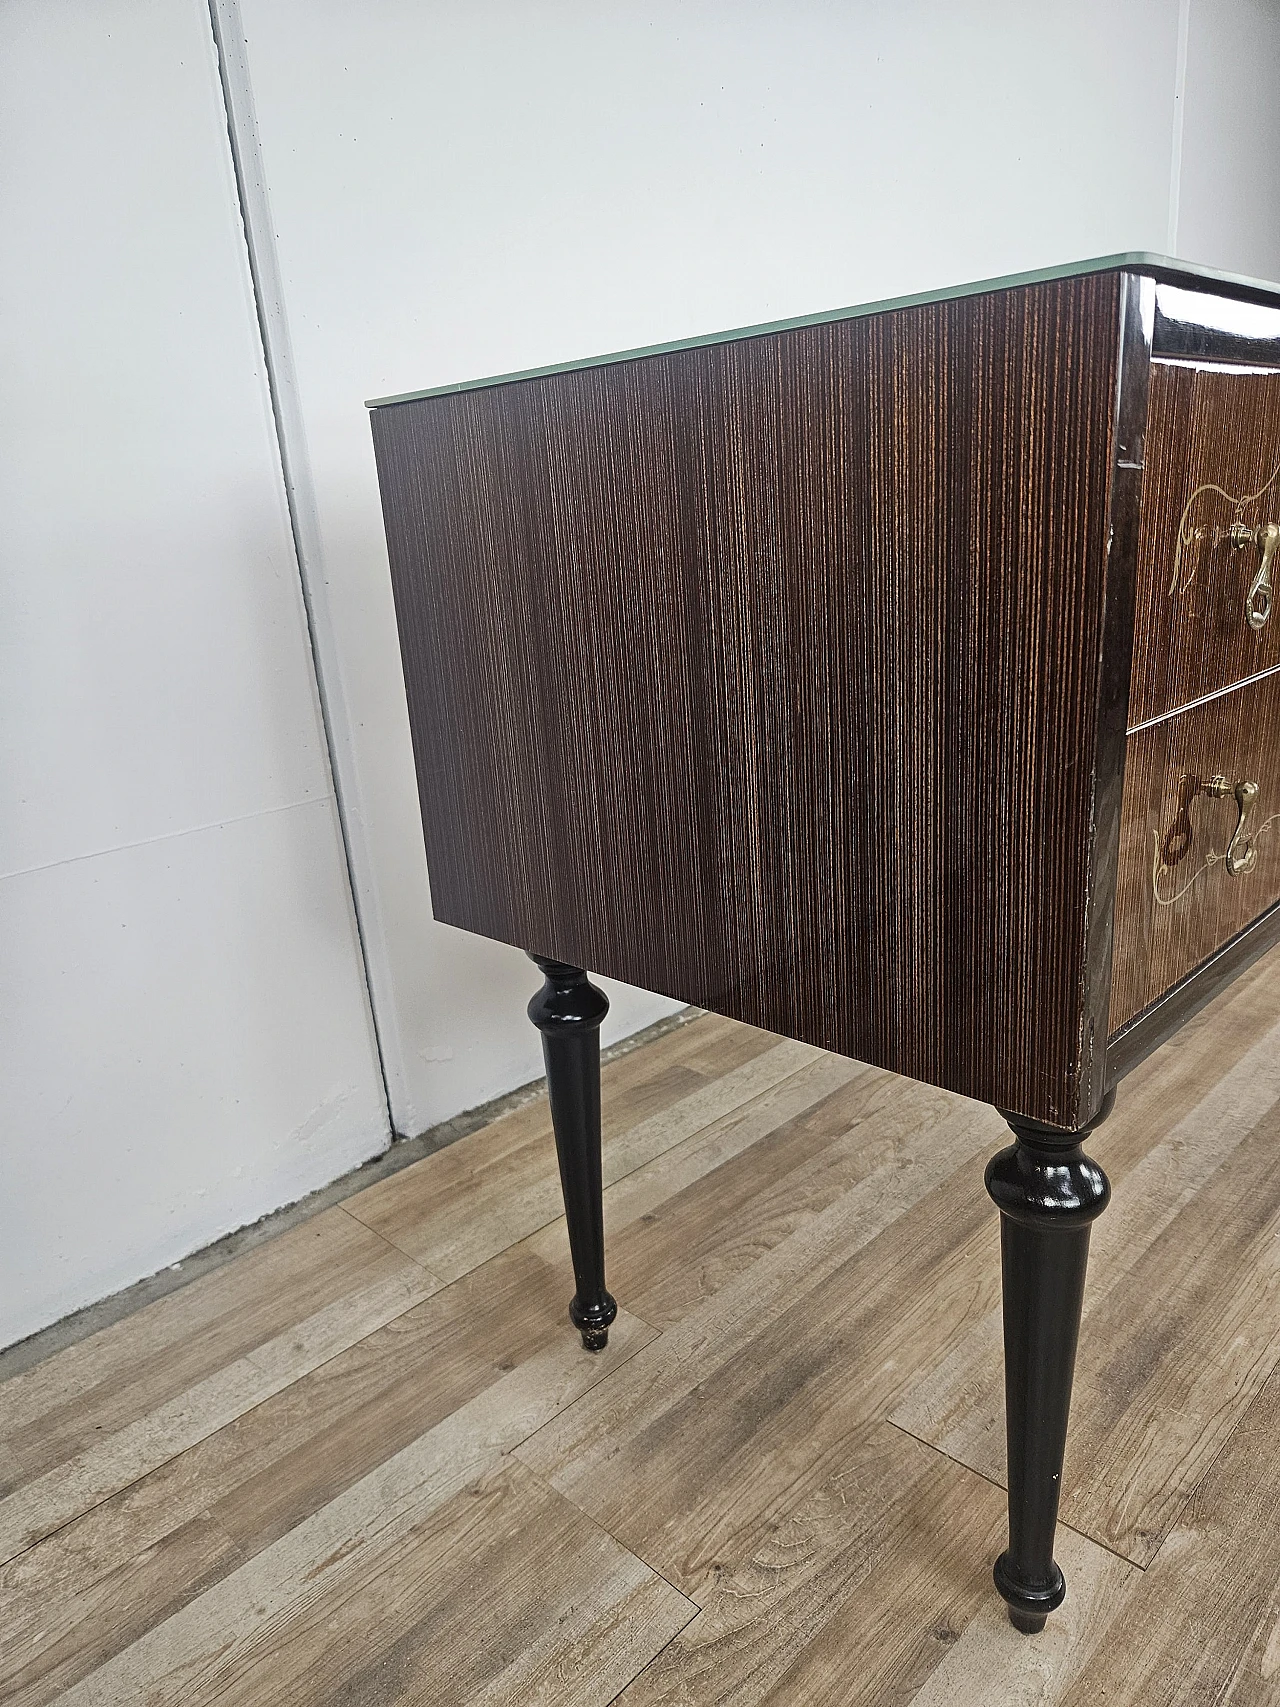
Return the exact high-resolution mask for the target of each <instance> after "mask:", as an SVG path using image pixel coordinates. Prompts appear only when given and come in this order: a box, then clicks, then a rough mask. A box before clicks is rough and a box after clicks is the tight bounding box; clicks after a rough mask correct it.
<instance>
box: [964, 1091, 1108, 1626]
mask: <svg viewBox="0 0 1280 1707" xmlns="http://www.w3.org/2000/svg"><path fill="white" fill-rule="evenodd" d="M1113 1101H1114V1093H1113V1094H1112V1095H1110V1096H1108V1097H1107V1099H1106V1101H1105V1102H1104V1103H1103V1105H1102V1108H1101V1109H1100V1110H1099V1112H1098V1114H1097V1116H1096V1118H1095V1119H1094V1120H1092V1121H1090V1123H1089V1125H1088V1126H1086V1127H1083V1128H1082V1129H1081V1130H1080V1131H1079V1132H1062V1131H1059V1130H1058V1129H1057V1128H1055V1127H1052V1126H1041V1125H1039V1124H1038V1123H1037V1122H1036V1121H1033V1120H1023V1119H1021V1118H1020V1117H1019V1116H1017V1115H1010V1114H1006V1115H1005V1117H1004V1118H1005V1119H1006V1120H1007V1121H1008V1123H1009V1125H1010V1126H1011V1127H1012V1128H1013V1133H1014V1136H1015V1137H1016V1139H1017V1143H1016V1144H1012V1145H1010V1147H1009V1148H1008V1149H1007V1150H1001V1151H1000V1153H999V1154H998V1155H996V1156H993V1157H992V1158H991V1160H990V1162H989V1163H988V1164H987V1190H988V1191H989V1192H990V1193H991V1196H992V1198H993V1199H994V1200H995V1203H996V1206H997V1208H998V1209H999V1210H1000V1253H1001V1271H1002V1277H1003V1281H1004V1392H1005V1400H1004V1403H1005V1429H1006V1432H1007V1435H1008V1440H1009V1546H1008V1550H1007V1551H1006V1552H1004V1553H1002V1554H1001V1555H1000V1557H999V1558H998V1559H997V1560H996V1568H995V1579H996V1587H997V1588H998V1589H999V1590H1000V1593H1001V1594H1002V1595H1003V1596H1004V1598H1005V1599H1006V1600H1007V1601H1008V1603H1009V1617H1010V1619H1011V1620H1012V1622H1013V1623H1014V1625H1015V1626H1016V1627H1017V1628H1018V1629H1019V1630H1022V1631H1025V1632H1026V1634H1028V1635H1034V1634H1035V1633H1036V1632H1037V1631H1038V1630H1043V1629H1044V1626H1045V1619H1046V1618H1047V1617H1048V1615H1049V1613H1050V1612H1052V1611H1053V1609H1054V1607H1055V1606H1060V1605H1061V1604H1062V1601H1063V1598H1064V1597H1065V1595H1066V1592H1067V1585H1066V1583H1065V1581H1064V1580H1063V1576H1062V1572H1061V1571H1060V1570H1059V1569H1058V1567H1057V1565H1056V1564H1055V1562H1054V1558H1053V1532H1054V1529H1055V1527H1056V1525H1057V1521H1058V1495H1059V1493H1060V1491H1061V1484H1062V1454H1063V1449H1064V1447H1065V1446H1066V1440H1067V1413H1068V1411H1069V1409H1070V1406H1071V1379H1072V1376H1073V1374H1074V1372H1075V1361H1076V1340H1077V1337H1078V1335H1079V1331H1080V1305H1081V1302H1082V1300H1083V1297H1084V1272H1085V1265H1086V1263H1087V1262H1088V1258H1089V1227H1090V1224H1091V1223H1092V1222H1093V1220H1094V1219H1095V1218H1096V1217H1097V1216H1099V1215H1101V1213H1102V1211H1103V1210H1104V1209H1105V1208H1106V1206H1107V1201H1108V1199H1109V1198H1110V1196H1111V1187H1110V1185H1109V1184H1108V1183H1107V1176H1106V1175H1105V1174H1104V1173H1103V1171H1102V1169H1101V1168H1100V1167H1099V1166H1098V1165H1097V1163H1096V1162H1093V1161H1090V1159H1089V1157H1088V1156H1086V1155H1085V1154H1084V1152H1083V1150H1082V1149H1081V1143H1082V1141H1083V1140H1084V1138H1085V1137H1086V1136H1087V1135H1088V1133H1090V1132H1091V1131H1092V1130H1093V1129H1094V1127H1095V1126H1097V1125H1099V1124H1100V1122H1101V1121H1103V1120H1105V1119H1106V1117H1107V1115H1108V1114H1109V1113H1110V1112H1111V1105H1112V1102H1113Z"/></svg>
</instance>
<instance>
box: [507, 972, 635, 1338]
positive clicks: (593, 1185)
mask: <svg viewBox="0 0 1280 1707" xmlns="http://www.w3.org/2000/svg"><path fill="white" fill-rule="evenodd" d="M529 958H530V960H532V961H534V962H535V964H536V965H538V966H540V967H541V968H542V972H543V975H544V977H545V978H546V983H545V984H543V986H542V988H541V989H540V990H539V991H538V993H537V995H536V996H535V997H534V998H533V1000H532V1001H531V1002H530V1003H529V1018H530V1019H531V1020H532V1021H533V1023H534V1024H535V1025H536V1026H537V1028H538V1030H539V1031H540V1032H541V1033H542V1056H543V1060H544V1061H545V1062H546V1064H547V1093H548V1095H549V1097H550V1099H551V1124H552V1126H553V1127H554V1128H555V1134H556V1154H557V1156H558V1157H559V1159H560V1185H561V1188H562V1189H563V1191H564V1213H565V1219H566V1220H567V1221H568V1223H569V1249H570V1251H571V1252H572V1253H573V1277H574V1280H575V1281H576V1282H577V1287H578V1290H577V1291H576V1292H575V1294H574V1296H573V1301H572V1303H571V1304H570V1305H569V1319H570V1320H571V1321H572V1323H573V1325H574V1327H576V1328H577V1329H578V1330H579V1332H580V1333H581V1335H582V1343H583V1345H584V1346H586V1348H587V1350H588V1351H603V1350H604V1348H605V1346H606V1345H608V1343H609V1324H610V1322H612V1320H613V1318H614V1317H615V1316H616V1315H617V1313H618V1306H617V1305H616V1304H615V1303H614V1301H613V1299H612V1298H611V1297H610V1296H609V1294H608V1293H607V1292H606V1291H605V1285H604V1206H603V1202H602V1195H603V1194H602V1189H601V1182H600V1022H601V1020H603V1018H604V1016H605V1015H606V1014H607V1013H608V1011H609V998H608V997H607V996H606V995H605V993H604V991H603V990H597V989H596V987H595V985H594V984H592V983H590V982H588V979H587V975H586V973H585V972H584V971H582V969H581V967H578V966H567V965H565V964H564V963H563V962H562V961H559V960H545V959H544V958H543V957H542V956H541V955H540V954H531V955H530V956H529Z"/></svg>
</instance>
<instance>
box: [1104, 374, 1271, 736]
mask: <svg viewBox="0 0 1280 1707" xmlns="http://www.w3.org/2000/svg"><path fill="white" fill-rule="evenodd" d="M1144 460H1145V464H1146V466H1145V472H1144V474H1143V479H1142V515H1141V521H1140V524H1139V533H1138V570H1137V576H1138V578H1137V589H1136V591H1137V598H1136V608H1135V612H1134V649H1133V684H1132V688H1131V690H1130V699H1129V725H1130V727H1131V728H1132V727H1134V726H1135V725H1137V724H1139V723H1143V722H1145V721H1146V720H1147V719H1148V718H1152V717H1160V716H1163V715H1164V713H1166V712H1168V711H1173V710H1175V709H1177V707H1179V706H1183V705H1189V704H1190V703H1192V702H1193V701H1194V700H1197V699H1200V698H1202V697H1203V696H1204V695H1205V694H1209V693H1214V692H1216V691H1217V690H1218V689H1220V688H1224V687H1227V686H1229V685H1230V684H1231V683H1233V682H1241V681H1245V680H1247V679H1248V678H1249V677H1250V676H1252V675H1255V674H1257V673H1258V671H1260V670H1266V669H1270V668H1272V667H1273V666H1275V665H1278V664H1280V613H1277V612H1272V613H1271V614H1269V615H1265V616H1264V611H1265V602H1266V601H1265V599H1264V596H1263V590H1262V589H1261V588H1259V589H1258V590H1257V591H1256V592H1255V593H1254V596H1253V604H1252V607H1251V608H1252V615H1253V620H1252V622H1251V621H1250V612H1249V610H1248V609H1246V605H1247V602H1248V599H1249V593H1250V589H1251V587H1253V586H1254V583H1255V582H1256V581H1257V579H1258V577H1259V575H1260V573H1261V571H1262V568H1263V558H1264V555H1265V554H1266V553H1267V551H1268V546H1269V544H1270V547H1271V548H1272V549H1274V552H1275V555H1274V557H1273V558H1272V560H1271V561H1270V562H1269V563H1268V570H1269V575H1268V579H1269V580H1270V581H1272V582H1274V583H1275V586H1276V588H1277V590H1278V591H1280V351H1278V359H1277V366H1276V367H1275V368H1262V367H1241V366H1227V365H1224V364H1223V363H1221V362H1219V363H1211V362H1198V361H1182V360H1179V361H1161V360H1157V361H1154V362H1153V363H1152V367H1151V402H1150V410H1149V414H1148V421H1147V436H1146V452H1145V458H1144ZM1273 523H1274V524H1276V526H1275V532H1274V534H1269V533H1268V524H1273Z"/></svg>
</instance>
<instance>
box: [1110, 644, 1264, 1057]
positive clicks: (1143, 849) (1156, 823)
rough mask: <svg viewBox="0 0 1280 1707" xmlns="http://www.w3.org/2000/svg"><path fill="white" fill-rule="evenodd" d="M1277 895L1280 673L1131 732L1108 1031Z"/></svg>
mask: <svg viewBox="0 0 1280 1707" xmlns="http://www.w3.org/2000/svg"><path fill="white" fill-rule="evenodd" d="M1277 898H1280V674H1278V675H1272V676H1267V677H1265V678H1264V679H1263V680H1261V681H1258V682H1251V683H1247V684H1245V685H1244V686H1242V687H1238V688H1235V689H1233V690H1232V692H1230V693H1226V694H1223V695H1221V696H1220V697H1219V698H1217V699H1212V700H1209V701H1208V702H1207V703H1206V704H1203V705H1198V706H1194V707H1193V708H1191V709H1190V710H1188V711H1182V712H1179V713H1177V714H1176V715H1175V716H1172V717H1168V718H1165V719H1163V720H1161V721H1160V722H1158V723H1154V724H1151V725H1149V726H1148V727H1147V728H1145V729H1140V730H1137V731H1136V732H1135V733H1134V734H1132V735H1130V737H1129V743H1128V748H1127V753H1126V759H1125V779H1124V804H1123V807H1122V812H1121V827H1120V864H1119V869H1118V872H1117V880H1116V911H1115V950H1114V955H1113V961H1112V977H1111V1027H1110V1028H1111V1032H1112V1034H1113V1035H1114V1034H1115V1032H1116V1031H1118V1030H1119V1028H1120V1027H1121V1026H1122V1025H1124V1024H1125V1023H1126V1022H1127V1021H1128V1020H1130V1019H1132V1018H1133V1017H1134V1016H1135V1015H1136V1014H1139V1013H1141V1012H1142V1010H1143V1009H1144V1008H1147V1007H1149V1006H1150V1005H1151V1003H1152V1002H1154V1001H1155V1000H1156V999H1157V998H1158V997H1160V996H1162V995H1163V994H1164V993H1165V991H1166V990H1168V989H1170V988H1171V987H1172V986H1173V985H1174V984H1176V983H1178V981H1179V980H1180V979H1182V978H1184V977H1185V976H1186V975H1187V973H1189V972H1193V971H1194V970H1195V968H1196V967H1197V966H1199V965H1200V964H1201V963H1202V962H1203V961H1205V960H1207V959H1208V958H1209V956H1210V955H1211V954H1212V953H1213V952H1214V950H1215V949H1217V948H1220V947H1221V946H1222V944H1223V943H1225V942H1229V941H1230V939H1231V938H1232V937H1233V936H1235V935H1236V934H1237V933H1238V932H1239V931H1241V930H1243V929H1244V927H1245V926H1246V925H1248V924H1249V923H1250V922H1251V921H1252V920H1253V919H1255V918H1257V917H1258V915H1259V914H1260V913H1262V912H1265V911H1266V909H1267V908H1268V907H1269V906H1270V905H1271V903H1272V902H1273V901H1275V900H1276V899H1277Z"/></svg>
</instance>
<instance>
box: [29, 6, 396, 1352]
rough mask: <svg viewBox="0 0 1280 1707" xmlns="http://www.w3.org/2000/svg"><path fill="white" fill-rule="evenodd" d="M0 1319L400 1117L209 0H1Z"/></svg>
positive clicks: (154, 1248)
mask: <svg viewBox="0 0 1280 1707" xmlns="http://www.w3.org/2000/svg"><path fill="white" fill-rule="evenodd" d="M0 158H2V159H3V161H4V172H3V181H2V185H0V229H2V230H3V232H4V250H5V263H4V266H3V268H0V327H2V328H3V333H2V336H3V346H2V348H3V357H2V361H3V375H2V377H0V515H2V516H3V533H2V540H3V543H2V545H0V552H2V557H0V754H2V772H3V784H2V787H3V802H4V804H3V809H0V940H2V941H3V944H4V951H3V954H2V955H0V980H2V983H0V991H2V993H0V1003H2V1007H3V1012H2V1019H0V1027H2V1029H0V1036H3V1051H4V1056H3V1061H4V1073H3V1087H2V1089H0V1108H3V1121H4V1125H3V1136H2V1139H0V1169H2V1172H3V1187H2V1190H0V1222H2V1223H3V1225H2V1228H0V1344H4V1343H7V1342H9V1341H11V1340H14V1339H17V1338H20V1337H21V1336H23V1335H24V1334H26V1333H30V1332H31V1331H33V1330H34V1329H36V1328H38V1327H40V1326H42V1325H43V1324H44V1323H46V1322H48V1321H51V1320H53V1319H55V1318H56V1317H58V1316H60V1315H62V1314H64V1313H65V1312H67V1311H69V1310H71V1309H74V1308H76V1307H77V1306H78V1305H81V1304H84V1303H86V1302H88V1301H90V1300H92V1299H96V1298H99V1297H102V1296H103V1295H104V1294H106V1293H109V1292H111V1291H113V1290H115V1289H116V1288H118V1287H120V1286H123V1285H125V1284H127V1283H128V1282H130V1281H132V1280H135V1279H137V1278H138V1277H139V1276H141V1275H143V1274H147V1273H150V1272H153V1271H154V1270H155V1269H157V1268H158V1267H160V1266H162V1265H163V1264H165V1263H168V1262H172V1261H174V1260H176V1259H177V1258H179V1257H182V1256H184V1255H185V1254H186V1253H187V1252H189V1251H190V1250H192V1249H193V1248H195V1247H197V1246H199V1245H202V1244H204V1243H206V1242H208V1241H209V1240H211V1239H213V1238H216V1237H217V1236H218V1235H219V1234H221V1233H223V1232H226V1231H228V1230H229V1229H231V1228H233V1227H236V1226H239V1225H241V1224H243V1223H244V1222H246V1221H251V1220H254V1219H256V1218H257V1217H258V1216H260V1215H261V1214H263V1213H264V1211H266V1210H268V1209H271V1208H273V1207H275V1206H276V1205H278V1204H281V1203H284V1202H287V1201H290V1200H292V1199H294V1198H297V1197H298V1196H300V1195H302V1194H303V1193H304V1192H306V1191H308V1190H310V1189H312V1188H313V1187H315V1186H318V1185H320V1184H322V1183H324V1182H325V1181H327V1180H329V1179H331V1178H332V1177H333V1176H334V1175H335V1174H337V1173H339V1172H341V1171H343V1170H344V1169H345V1168H347V1167H349V1166H351V1165H353V1164H354V1163H355V1162H357V1161H359V1160H360V1159H362V1158H364V1157H366V1156H368V1155H370V1154H373V1153H375V1152H376V1151H377V1150H378V1149H380V1148H381V1147H382V1146H383V1145H384V1144H385V1142H386V1141H387V1138H388V1123H387V1117H386V1110H385V1103H384V1100H383V1096H382V1090H381V1084H380V1080H379V1074H378V1069H377V1062H376V1057H375V1052H374V1046H373V1037H372V1031H371V1026H370V1022H369V1015H368V1008H367V1002H366V994H365V990H364V984H363V974H362V966H361V961H360V957H359V954H358V951H357V944H356V941H355V935H354V930H353V916H352V908H351V900H350V891H349V888H348V886H347V880H346V874H345V867H344V863H343V859H342V853H341V846H340V841H339V836H338V825H337V820H336V815H335V807H334V800H333V793H332V787H331V783H330V778H329V771H328V765H327V758H326V751H325V746H324V742H323V739H322V733H321V729H320V725H319V721H318V717H317V707H316V696H315V684H314V677H313V672H312V665H311V658H310V653H309V649H308V645H307V639H306V632H305V624H304V616H303V609H302V603H301V597H300V587H299V582H298V575H297V565H296V561H295V559H294V555H293V549H292V542H291V539H290V535H289V530H288V525H287V517H286V514H285V508H284V503H283V488H282V483H281V480H280V474H279V469H278V462H277V457H276V451H275V445H274V439H273V432H272V425H271V418H270V411H269V405H268V396H267V391H266V387H265V384H264V377H263V372H262V361H261V351H260V346H259V344H258V341H257V334H256V323H255V319H254V312H253V304H252V300H251V296H250V292H249V288H248V277H247V269H246V264H245V257H244V246H243V237H242V233H241V231H240V228H239V224H238V216H237V206H236V201H235V197H234V187H233V183H232V176H231V170H230V154H229V149H228V146H227V140H226V128H225V119H224V116H223V113H222V109H221V105H220V98H219V91H218V83H217V76H216V67H215V62H214V58H213V53H212V37H211V32H210V28H209V19H208V14H207V12H206V11H205V10H204V8H203V7H202V6H201V5H200V4H199V3H198V0H168V3H162V0H79V3H78V4H77V3H73V0H62V3H60V4H58V5H54V6H51V5H47V4H42V3H41V0H7V3H6V5H5V6H4V7H3V8H2V9H0Z"/></svg>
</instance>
